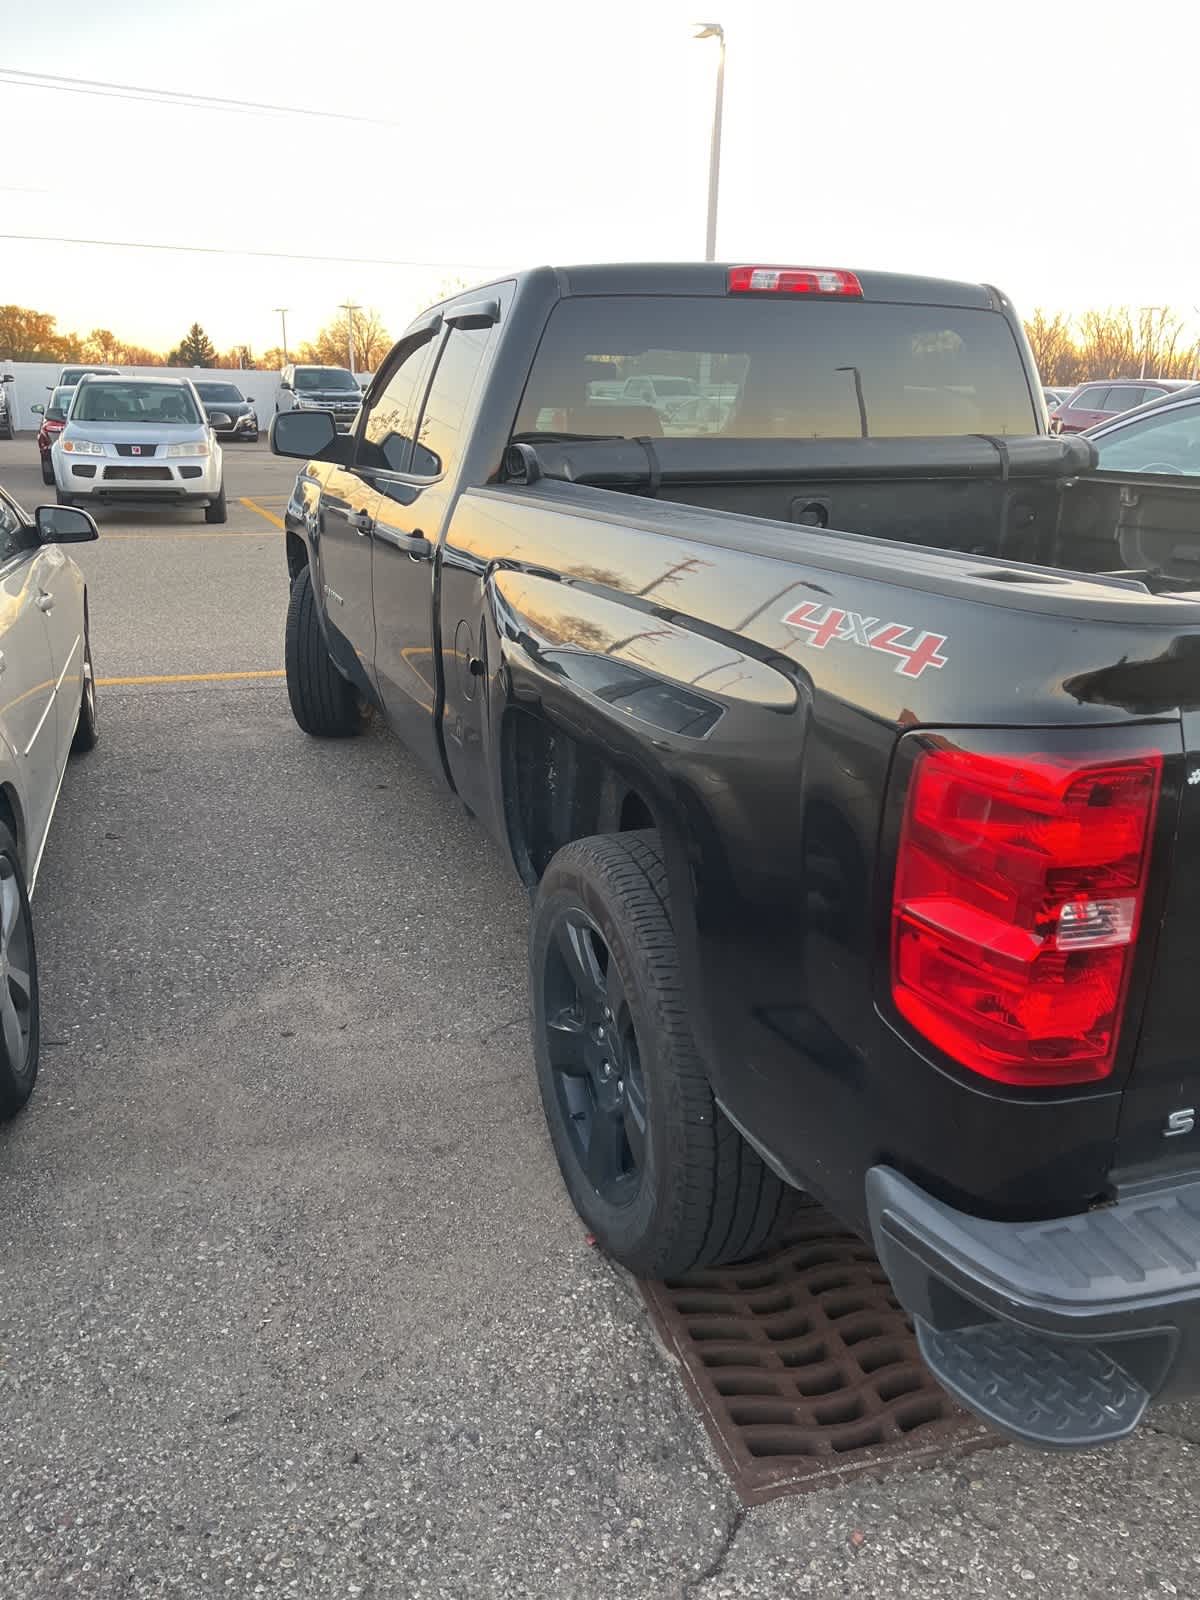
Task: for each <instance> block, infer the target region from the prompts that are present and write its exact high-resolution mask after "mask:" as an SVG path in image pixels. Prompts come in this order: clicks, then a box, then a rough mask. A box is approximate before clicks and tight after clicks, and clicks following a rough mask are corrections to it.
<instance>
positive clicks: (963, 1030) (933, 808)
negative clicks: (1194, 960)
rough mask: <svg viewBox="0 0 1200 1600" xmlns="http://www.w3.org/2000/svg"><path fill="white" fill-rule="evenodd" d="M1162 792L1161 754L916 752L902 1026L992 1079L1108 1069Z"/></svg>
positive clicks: (895, 915) (900, 908)
mask: <svg viewBox="0 0 1200 1600" xmlns="http://www.w3.org/2000/svg"><path fill="white" fill-rule="evenodd" d="M1161 781H1162V757H1161V756H1160V755H1159V754H1158V753H1157V752H1148V753H1146V754H1142V755H1137V756H1131V757H1128V758H1124V759H1116V760H1111V761H1099V762H1095V763H1091V762H1080V761H1078V760H1074V759H1071V758H1069V757H1060V756H1055V755H1037V756H1007V755H1005V756H1001V755H978V754H973V753H971V752H969V751H965V750H958V749H952V748H931V749H928V750H926V751H924V752H923V753H922V754H921V755H920V756H918V757H917V761H916V765H915V767H914V769H913V773H912V779H911V785H910V788H909V792H908V800H907V806H906V809H905V814H904V822H903V825H902V829H901V834H900V843H899V849H898V856H897V862H896V879H895V889H894V893H893V902H892V998H893V1000H894V1002H895V1005H896V1009H897V1010H898V1011H899V1012H900V1014H901V1016H902V1017H904V1018H905V1019H906V1020H907V1021H908V1022H909V1023H910V1024H911V1025H912V1026H913V1027H914V1028H916V1029H917V1030H918V1031H919V1032H920V1033H922V1034H923V1035H924V1036H925V1038H926V1039H928V1040H929V1041H930V1043H931V1044H933V1045H935V1046H936V1047H937V1048H938V1049H939V1050H942V1051H944V1052H945V1054H946V1055H948V1056H950V1057H951V1058H952V1059H953V1060H955V1061H957V1062H960V1063H961V1064H962V1065H963V1066H965V1067H969V1068H970V1069H971V1070H972V1071H973V1072H978V1073H981V1074H982V1075H983V1076H984V1077H985V1078H994V1079H998V1080H1000V1081H1001V1082H1004V1083H1019V1084H1039V1083H1040V1084H1063V1083H1081V1082H1086V1081H1088V1080H1090V1079H1093V1078H1103V1077H1104V1076H1105V1075H1106V1074H1107V1073H1109V1072H1111V1071H1112V1067H1113V1060H1114V1057H1115V1054H1116V1046H1117V1035H1118V1033H1119V1031H1120V1023H1121V1014H1122V1011H1123V1008H1124V1004H1125V993H1126V989H1127V987H1128V981H1129V968H1130V963H1131V961H1132V955H1133V945H1134V940H1135V939H1136V937H1137V930H1138V922H1139V919H1140V917H1141V910H1142V902H1143V899H1144V895H1145V886H1146V869H1147V861H1148V857H1149V841H1150V832H1151V827H1152V825H1153V821H1154V813H1155V809H1156V806H1157V803H1158V792H1159V787H1160V784H1161Z"/></svg>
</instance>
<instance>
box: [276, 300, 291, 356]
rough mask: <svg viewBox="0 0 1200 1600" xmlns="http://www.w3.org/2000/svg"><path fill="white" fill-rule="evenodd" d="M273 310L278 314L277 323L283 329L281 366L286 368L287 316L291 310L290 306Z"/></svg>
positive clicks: (277, 307)
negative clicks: (278, 322)
mask: <svg viewBox="0 0 1200 1600" xmlns="http://www.w3.org/2000/svg"><path fill="white" fill-rule="evenodd" d="M275 309H276V311H278V313H279V321H280V325H281V326H282V329H283V364H284V366H285V367H286V366H287V363H288V347H287V314H288V312H289V311H290V310H291V309H292V308H291V306H276V307H275Z"/></svg>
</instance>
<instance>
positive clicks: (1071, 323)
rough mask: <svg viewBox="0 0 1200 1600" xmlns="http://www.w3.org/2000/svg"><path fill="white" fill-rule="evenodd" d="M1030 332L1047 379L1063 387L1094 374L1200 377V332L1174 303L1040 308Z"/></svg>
mask: <svg viewBox="0 0 1200 1600" xmlns="http://www.w3.org/2000/svg"><path fill="white" fill-rule="evenodd" d="M1025 334H1026V337H1027V338H1028V340H1029V345H1030V348H1031V349H1032V351H1033V359H1034V361H1035V362H1036V363H1037V369H1038V372H1039V373H1040V374H1041V377H1042V382H1043V383H1048V384H1055V385H1057V386H1059V387H1062V388H1068V387H1070V388H1073V387H1074V386H1075V384H1077V383H1085V382H1088V381H1089V380H1090V379H1092V378H1136V377H1141V376H1145V377H1154V378H1200V337H1198V336H1197V334H1196V333H1195V331H1194V330H1189V328H1188V326H1187V323H1186V322H1185V320H1184V318H1183V317H1182V316H1181V315H1180V314H1179V312H1177V311H1172V310H1171V308H1170V306H1143V307H1141V308H1139V309H1137V310H1135V309H1134V308H1132V307H1131V306H1117V307H1110V308H1109V309H1108V310H1105V311H1084V312H1082V313H1081V314H1080V315H1078V316H1068V315H1067V314H1066V313H1064V312H1061V311H1057V312H1055V313H1054V314H1053V315H1051V314H1050V313H1049V312H1046V311H1041V310H1037V311H1035V312H1034V314H1033V317H1032V319H1031V320H1030V321H1028V322H1027V323H1026V324H1025Z"/></svg>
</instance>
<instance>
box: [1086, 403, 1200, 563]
mask: <svg viewBox="0 0 1200 1600" xmlns="http://www.w3.org/2000/svg"><path fill="white" fill-rule="evenodd" d="M1087 437H1088V438H1089V439H1090V440H1091V442H1092V443H1093V445H1094V446H1095V448H1096V454H1097V456H1098V457H1099V464H1100V470H1101V471H1102V472H1136V473H1143V472H1148V473H1153V474H1155V475H1163V476H1167V477H1184V478H1197V477H1200V383H1193V384H1189V385H1188V387H1187V388H1186V389H1183V390H1180V391H1179V392H1178V393H1177V394H1173V395H1171V396H1169V397H1167V398H1165V399H1163V400H1158V401H1156V402H1154V403H1153V404H1152V405H1145V406H1139V407H1138V409H1137V410H1136V411H1130V412H1127V413H1126V415H1125V416H1123V417H1118V418H1116V420H1115V421H1113V422H1106V423H1102V424H1101V426H1100V427H1098V428H1090V429H1089V430H1088V433H1087ZM1189 505H1190V502H1189ZM1142 523H1143V526H1144V525H1145V518H1144V516H1143V518H1142ZM1164 531H1166V530H1164ZM1137 565H1139V566H1140V565H1141V563H1140V562H1139V563H1137ZM1197 576H1198V577H1200V574H1197Z"/></svg>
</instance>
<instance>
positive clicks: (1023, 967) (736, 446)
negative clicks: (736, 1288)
mask: <svg viewBox="0 0 1200 1600" xmlns="http://www.w3.org/2000/svg"><path fill="white" fill-rule="evenodd" d="M668 358H669V360H668ZM614 359H616V360H620V361H622V362H626V361H627V362H629V363H630V364H633V365H635V366H636V367H638V368H640V369H643V370H647V371H654V370H656V369H659V370H661V367H662V366H664V365H666V366H667V367H668V370H671V371H687V370H689V369H690V370H691V371H693V372H694V373H695V376H696V382H697V386H698V388H699V390H700V392H701V393H702V394H704V393H708V392H711V393H713V394H720V395H722V396H724V397H726V399H727V400H728V397H730V396H732V397H733V398H732V400H731V401H729V403H728V404H727V405H726V407H725V411H724V421H723V423H722V425H721V427H720V429H719V431H717V432H713V431H710V430H709V429H708V428H700V427H699V426H698V427H697V432H696V434H695V436H689V435H688V433H687V431H686V429H675V428H674V427H672V430H671V432H670V435H669V436H664V432H663V427H662V422H661V419H660V417H659V414H658V412H657V411H656V409H655V408H654V406H653V405H651V404H640V405H639V404H632V403H631V404H627V405H624V406H614V405H613V404H612V403H611V397H608V396H605V397H604V398H603V402H602V403H596V397H595V388H594V384H595V382H596V380H597V377H598V376H599V377H600V378H603V375H604V374H605V373H606V372H608V371H611V364H612V362H613V361H614ZM337 428H338V423H337V420H336V418H335V417H332V416H330V415H329V414H327V413H324V412H320V411H310V412H301V411H296V412H291V413H288V414H283V415H280V416H278V417H276V419H275V422H274V425H273V428H272V446H273V448H274V449H275V451H276V453H278V454H282V455H291V456H296V457H299V458H302V459H303V460H304V461H305V462H306V465H305V466H304V467H303V469H302V470H301V471H300V472H299V475H298V478H297V481H296V486H295V489H294V491H293V494H292V497H291V501H290V504H289V506H288V512H287V520H286V550H287V561H288V568H289V572H290V577H291V590H290V605H289V612H288V618H287V629H286V640H285V659H286V667H287V684H288V691H289V695H290V699H291V705H292V708H293V711H294V714H295V717H296V720H297V721H298V723H299V724H300V726H301V728H303V729H304V730H305V731H306V732H307V733H309V734H312V735H315V736H318V737H321V736H324V737H335V738H336V737H342V736H347V735H351V734H354V733H356V732H358V731H359V729H360V728H361V727H362V726H363V721H364V717H366V716H368V715H369V714H370V712H371V708H374V710H375V712H376V713H377V714H379V715H381V716H382V717H383V718H384V719H385V720H386V723H387V724H388V725H389V726H390V727H391V728H392V729H394V730H395V731H396V732H397V733H398V734H399V735H400V737H401V738H402V739H403V741H404V742H405V744H406V745H407V746H408V748H409V749H410V751H411V752H412V753H413V754H414V755H415V756H416V757H417V758H418V759H419V760H421V761H423V762H424V763H425V764H426V765H427V766H428V767H429V768H430V769H431V770H432V771H433V772H434V773H436V774H437V775H438V776H439V777H440V778H441V780H442V781H443V782H444V783H445V784H446V786H447V787H448V788H449V789H451V790H452V791H453V792H454V793H455V794H457V795H458V797H459V799H460V800H461V801H462V803H463V804H464V805H465V806H466V807H467V808H469V810H470V811H471V812H472V813H473V814H474V815H475V816H476V817H478V818H479V819H480V821H481V822H482V824H483V826H484V827H485V828H486V829H487V830H488V831H489V833H490V834H491V835H492V836H493V838H494V839H495V840H496V841H497V842H498V843H499V845H500V846H501V848H502V849H503V850H504V851H505V852H506V853H507V854H508V855H509V856H510V858H511V860H512V863H513V865H514V867H515V869H516V871H517V873H518V874H519V875H520V878H521V879H522V881H523V882H524V883H525V884H526V885H527V886H528V889H529V891H530V894H531V896H532V918H531V931H530V941H529V971H530V985H531V994H532V1011H533V1019H534V1022H533V1044H534V1055H535V1059H536V1070H537V1076H538V1081H539V1084H540V1089H541V1096H542V1100H543V1104H544V1107H545V1113H546V1119H547V1122H548V1125H549V1130H550V1136H551V1139H552V1141H553V1146H554V1150H555V1154H556V1156H557V1159H558V1162H559V1165H560V1167H561V1170H562V1174H563V1178H564V1180H565V1183H566V1186H567V1189H568V1190H569V1192H570V1195H571V1198H572V1200H573V1201H574V1204H575V1206H576V1208H577V1209H578V1211H579V1213H580V1215H581V1217H582V1218H583V1219H584V1221H585V1222H586V1224H587V1226H588V1228H589V1229H590V1230H591V1231H592V1232H593V1233H594V1234H595V1236H596V1238H597V1239H598V1241H599V1242H600V1243H601V1244H602V1245H603V1247H604V1248H605V1249H606V1250H608V1251H609V1252H611V1254H612V1255H613V1256H614V1257H615V1258H617V1259H618V1260H619V1261H621V1262H622V1263H624V1264H625V1265H626V1266H628V1267H629V1268H631V1269H632V1270H633V1271H635V1272H637V1273H641V1274H646V1275H650V1276H667V1277H670V1276H677V1275H678V1274H680V1273H683V1272H685V1271H686V1270H688V1269H689V1268H691V1267H693V1266H695V1265H697V1264H704V1263H709V1264H711V1263H715V1262H727V1261H736V1260H738V1259H743V1258H745V1257H747V1256H748V1255H750V1254H752V1253H753V1252H754V1251H756V1250H758V1249H760V1248H761V1247H762V1245H763V1244H764V1241H766V1239H767V1238H768V1236H769V1233H770V1230H771V1228H772V1225H773V1223H774V1221H775V1218H776V1215H777V1211H778V1209H779V1206H780V1202H781V1197H782V1196H783V1195H784V1194H785V1193H786V1191H787V1189H788V1188H789V1187H792V1188H796V1189H800V1190H803V1191H806V1192H807V1193H808V1194H810V1195H812V1196H814V1197H816V1198H817V1199H818V1200H820V1201H821V1202H822V1203H823V1204H825V1205H826V1206H827V1207H828V1208H829V1209H830V1210H831V1211H833V1212H834V1213H835V1214H836V1215H837V1216H838V1217H840V1218H841V1219H843V1220H844V1221H845V1222H846V1223H847V1224H848V1225H850V1226H852V1227H853V1228H855V1229H857V1230H859V1231H860V1232H861V1233H862V1234H863V1235H864V1236H865V1237H867V1238H869V1239H870V1240H872V1241H873V1243H874V1246H875V1248H876V1250H877V1251H878V1253H879V1255H880V1258H881V1259H882V1261H883V1264H884V1266H885V1268H886V1270H887V1272H888V1274H889V1275H890V1277H891V1280H892V1282H893V1285H894V1287H895V1291H896V1294H897V1296H898V1297H899V1299H900V1301H901V1302H902V1303H903V1305H904V1306H905V1307H906V1308H907V1310H908V1311H909V1313H910V1314H911V1316H912V1318H913V1322H914V1325H915V1328H916V1331H917V1335H918V1338H919V1341H920V1346H921V1349H922V1351H923V1352H924V1355H925V1357H926V1359H927V1361H928V1363H929V1365H930V1366H931V1367H932V1368H933V1370H934V1371H935V1373H936V1374H937V1375H938V1376H939V1378H940V1379H941V1380H942V1381H943V1382H944V1383H945V1385H946V1386H947V1387H948V1388H949V1389H950V1390H951V1391H952V1392H954V1393H955V1394H957V1395H958V1396H959V1397H960V1398H961V1399H962V1400H963V1401H964V1402H965V1403H966V1404H967V1405H968V1406H970V1407H972V1408H974V1409H975V1410H976V1411H977V1412H979V1413H980V1414H981V1415H983V1416H985V1417H987V1418H989V1419H990V1420H991V1421H992V1422H993V1423H994V1424H996V1425H997V1426H998V1427H1000V1428H1002V1429H1006V1430H1008V1431H1009V1432H1010V1433H1012V1434H1014V1435H1016V1436H1017V1437H1020V1438H1024V1439H1027V1440H1031V1441H1036V1442H1038V1443H1041V1444H1045V1445H1058V1446H1081V1445H1087V1444H1092V1443H1099V1442H1101V1441H1104V1440H1109V1439H1113V1438H1116V1437H1118V1436H1120V1435H1122V1434H1124V1433H1126V1432H1128V1431H1129V1430H1130V1429H1131V1428H1132V1427H1134V1426H1135V1424H1136V1423H1137V1421H1138V1419H1139V1418H1140V1417H1141V1415H1142V1413H1143V1411H1144V1409H1145V1407H1146V1405H1147V1403H1148V1402H1149V1400H1150V1399H1151V1398H1153V1397H1154V1396H1156V1395H1159V1394H1163V1393H1169V1392H1187V1391H1191V1390H1194V1389H1196V1388H1197V1387H1200V1131H1198V1130H1197V1108H1198V1107H1200V982H1198V981H1197V970H1198V961H1200V907H1198V905H1197V886H1198V884H1200V499H1198V498H1197V493H1196V484H1195V483H1189V482H1188V481H1187V480H1186V479H1185V478H1181V477H1165V476H1155V475H1154V474H1153V473H1124V474H1121V473H1106V472H1103V471H1099V470H1097V465H1096V463H1097V457H1096V453H1095V449H1094V447H1093V446H1092V445H1091V444H1090V443H1089V442H1088V441H1087V440H1084V439H1078V438H1058V437H1050V436H1048V434H1047V431H1046V414H1045V407H1044V402H1043V399H1042V394H1041V388H1040V385H1039V382H1038V375H1037V373H1036V371H1035V369H1034V365H1033V362H1032V360H1031V357H1030V353H1029V350H1028V348H1027V346H1026V343H1025V341H1024V338H1023V335H1022V332H1021V326H1020V323H1019V321H1018V320H1017V318H1016V316H1015V314H1014V311H1013V308H1012V306H1011V305H1010V304H1009V302H1008V300H1007V299H1006V298H1005V296H1004V295H1003V294H1001V293H999V292H998V291H997V290H995V289H993V288H990V287H987V286H981V285H976V284H964V283H953V282H944V281H937V280H932V279H922V278H913V277H905V276H898V275H891V274H884V273H876V272H859V273H853V272H849V271H841V270H837V271H835V270H825V269H819V270H818V269H801V268H779V267H756V266H737V265H734V266H725V265H715V264H705V265H678V266H670V265H642V266H585V267H575V268H569V269H553V268H539V269H537V270H533V271H530V272H527V273H524V274H519V275H517V276H514V277H512V278H507V279H505V280H503V281H501V282H496V283H492V284H489V285H487V286H486V287H483V288H480V289H478V290H474V291H472V292H470V293H466V294H461V295H458V296H456V297H455V298H453V299H450V300H447V301H446V302H444V303H443V304H441V305H438V306H436V307H434V308H433V309H432V310H430V311H428V312H427V313H425V314H424V315H423V316H421V317H420V318H418V319H417V320H416V321H415V322H414V323H413V324H412V326H411V327H410V328H409V329H408V330H407V332H406V333H405V334H404V336H403V338H402V339H401V340H400V342H399V343H398V344H397V345H396V347H395V349H394V350H393V351H392V353H391V355H390V357H389V359H388V361H387V362H386V364H385V365H384V366H383V368H382V369H381V370H380V371H379V373H378V374H377V376H376V377H375V379H374V381H373V382H372V384H371V386H370V389H369V391H368V393H367V395H366V398H365V400H364V403H363V407H362V412H361V415H360V416H359V417H358V419H357V422H356V424H355V427H354V430H353V431H352V432H351V433H350V434H348V435H339V433H338V431H337ZM883 1359H886V1353H885V1355H884V1357H883Z"/></svg>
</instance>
